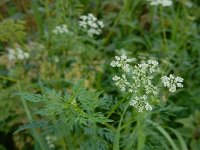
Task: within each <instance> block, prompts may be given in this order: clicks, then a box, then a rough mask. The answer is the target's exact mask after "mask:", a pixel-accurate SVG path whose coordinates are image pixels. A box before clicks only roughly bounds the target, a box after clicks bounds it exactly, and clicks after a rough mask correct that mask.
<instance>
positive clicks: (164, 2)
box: [147, 0, 172, 7]
mask: <svg viewBox="0 0 200 150" xmlns="http://www.w3.org/2000/svg"><path fill="white" fill-rule="evenodd" d="M147 1H149V2H150V5H161V6H163V7H166V6H171V5H172V0H147Z"/></svg>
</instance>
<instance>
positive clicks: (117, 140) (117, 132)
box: [113, 103, 129, 150]
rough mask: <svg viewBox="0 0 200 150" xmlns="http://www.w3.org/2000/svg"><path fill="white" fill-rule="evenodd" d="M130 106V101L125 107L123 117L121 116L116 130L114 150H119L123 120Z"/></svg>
mask: <svg viewBox="0 0 200 150" xmlns="http://www.w3.org/2000/svg"><path fill="white" fill-rule="evenodd" d="M128 107H129V103H128V104H127V105H126V107H125V108H124V111H123V113H122V115H121V118H120V121H119V125H118V127H117V131H116V134H115V139H114V146H113V150H119V140H120V131H121V125H122V121H123V118H124V115H125V113H126V110H127V109H128Z"/></svg>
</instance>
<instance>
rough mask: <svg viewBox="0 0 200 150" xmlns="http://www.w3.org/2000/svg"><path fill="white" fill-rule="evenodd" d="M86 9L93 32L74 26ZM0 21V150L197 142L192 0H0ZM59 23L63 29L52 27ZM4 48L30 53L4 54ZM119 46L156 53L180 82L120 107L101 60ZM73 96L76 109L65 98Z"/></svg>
mask: <svg viewBox="0 0 200 150" xmlns="http://www.w3.org/2000/svg"><path fill="white" fill-rule="evenodd" d="M88 13H93V14H94V15H95V16H96V17H97V18H98V19H100V20H102V21H103V22H104V26H105V27H104V28H103V33H102V34H101V35H100V36H94V37H90V36H88V35H87V34H86V33H85V32H83V31H82V30H81V28H80V27H79V24H78V21H79V17H80V16H81V15H85V14H88ZM0 21H1V22H0V82H1V84H0V149H2V150H4V149H6V150H15V149H16V150H17V149H19V150H22V149H39V150H40V149H52V148H51V147H49V145H50V144H51V143H54V146H55V149H69V150H73V149H85V150H88V149H91V150H96V149H112V148H113V145H114V149H118V148H119V149H138V150H142V149H149V150H162V149H170V150H171V149H174V150H199V149H200V86H199V85H200V24H199V23H200V1H198V0H193V1H192V0H190V1H189V0H174V1H173V5H172V6H170V7H160V6H151V5H149V3H148V2H147V1H145V0H143V1H142V0H1V1H0ZM60 24H66V25H67V26H68V30H69V31H70V32H71V34H62V35H55V34H53V33H52V30H53V29H54V28H55V26H57V25H60ZM8 47H9V48H18V47H20V48H21V49H23V50H25V51H26V52H28V53H29V54H30V57H29V58H28V59H24V60H20V61H10V60H9V59H8V57H7V56H8V50H7V48H8ZM121 49H125V51H126V53H127V55H128V56H129V57H133V58H135V59H136V60H138V61H140V60H146V59H148V58H156V59H157V61H158V62H159V63H161V64H164V65H163V67H164V66H166V65H167V66H168V67H166V68H165V70H166V72H165V73H166V74H170V73H174V74H177V75H180V76H181V77H183V78H184V88H182V89H180V90H178V91H177V92H176V93H174V94H169V93H168V92H164V93H163V95H162V97H163V98H162V99H160V100H159V101H161V103H159V104H158V105H156V103H157V102H155V107H154V109H153V111H151V112H147V113H145V115H144V116H140V115H138V114H137V113H136V112H135V111H134V110H133V108H131V107H130V108H128V111H126V113H125V112H123V111H124V109H125V107H126V106H125V104H123V99H126V97H127V95H125V94H122V93H121V92H120V91H119V90H118V89H117V88H116V87H115V85H114V84H113V81H112V76H113V75H114V74H115V70H114V69H113V68H111V67H110V62H111V61H112V59H113V58H114V56H115V55H118V54H120V53H121V51H122V50H121ZM78 80H80V81H79V82H77V81H78ZM27 93H32V94H27ZM73 96H75V97H77V98H78V100H77V101H78V105H80V107H77V105H75V104H74V103H73V100H72V101H70V103H68V102H66V101H65V100H66V99H70V97H73ZM30 101H31V102H32V103H31V102H30ZM79 108H80V110H79ZM63 112H64V113H66V116H65V115H63ZM99 112H102V113H99ZM122 116H123V117H122ZM143 117H145V121H144V120H142V119H141V118H143ZM120 118H123V121H121V120H120ZM138 118H140V121H139V120H138ZM88 120H89V123H88ZM24 124H27V125H26V126H23V125H24ZM86 124H87V125H86ZM88 124H89V125H88ZM119 124H120V126H119ZM119 127H120V129H119ZM17 130H18V131H17ZM16 131H17V132H16ZM47 135H51V136H55V137H56V139H53V140H52V138H51V140H52V141H50V142H48V141H49V139H48V138H47ZM116 137H117V138H118V140H116V139H117V138H116ZM49 143H50V144H49ZM116 145H117V146H118V147H117V146H116Z"/></svg>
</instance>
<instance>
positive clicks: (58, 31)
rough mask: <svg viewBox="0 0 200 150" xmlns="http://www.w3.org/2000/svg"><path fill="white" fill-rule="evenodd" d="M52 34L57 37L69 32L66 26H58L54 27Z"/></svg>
mask: <svg viewBox="0 0 200 150" xmlns="http://www.w3.org/2000/svg"><path fill="white" fill-rule="evenodd" d="M52 32H53V33H54V34H56V35H58V34H64V33H68V32H69V30H68V29H67V25H66V24H63V25H59V26H56V27H55V28H54V29H53V31H52Z"/></svg>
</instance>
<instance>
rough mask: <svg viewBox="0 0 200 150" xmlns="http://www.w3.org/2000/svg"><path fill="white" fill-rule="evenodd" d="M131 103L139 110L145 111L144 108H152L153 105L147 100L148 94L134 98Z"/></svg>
mask: <svg viewBox="0 0 200 150" xmlns="http://www.w3.org/2000/svg"><path fill="white" fill-rule="evenodd" d="M129 104H130V105H131V106H133V107H135V108H136V109H137V110H138V112H143V111H144V110H149V111H151V110H152V107H151V105H150V104H149V103H148V102H147V96H146V95H143V96H141V97H137V96H136V97H135V98H134V99H132V100H131V101H130V102H129Z"/></svg>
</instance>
